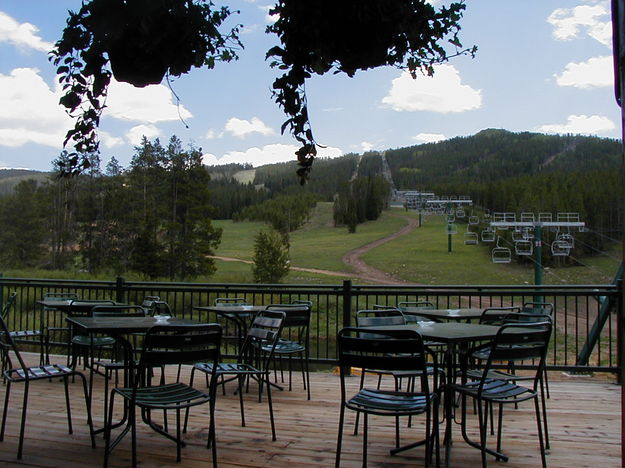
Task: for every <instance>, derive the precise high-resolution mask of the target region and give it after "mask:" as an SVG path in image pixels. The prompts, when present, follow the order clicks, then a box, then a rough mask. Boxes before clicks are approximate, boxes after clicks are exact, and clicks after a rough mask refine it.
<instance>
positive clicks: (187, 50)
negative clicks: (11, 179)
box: [51, 0, 477, 183]
mask: <svg viewBox="0 0 625 468" xmlns="http://www.w3.org/2000/svg"><path fill="white" fill-rule="evenodd" d="M212 7H213V3H212V2H211V1H207V0H160V1H158V2H156V1H153V0H84V1H83V5H82V8H81V9H80V10H79V11H78V12H76V13H75V12H70V16H69V19H68V21H67V26H66V28H65V30H64V31H63V36H62V38H61V39H60V40H59V41H58V42H57V43H56V44H55V48H54V50H53V51H52V53H51V60H52V61H53V63H54V65H55V66H57V67H58V68H57V74H58V75H59V81H60V82H61V84H62V85H63V90H64V92H65V94H64V95H63V96H62V97H61V100H60V103H61V105H62V106H64V107H65V108H66V109H67V111H68V113H69V114H70V115H73V116H74V117H76V124H75V126H74V128H73V129H71V130H69V131H68V133H67V135H66V138H65V143H64V144H65V145H66V144H67V143H69V142H70V141H72V143H73V145H74V148H75V150H76V151H75V152H74V153H71V154H70V158H69V159H68V161H67V163H68V164H66V165H64V166H63V168H62V169H63V172H64V173H65V174H70V175H71V174H76V173H78V172H81V171H82V170H83V169H85V168H86V167H88V164H89V160H88V158H86V157H85V155H86V154H88V153H90V152H96V151H98V145H99V142H98V137H97V131H96V130H97V127H98V125H99V122H100V115H101V113H102V110H103V108H104V100H105V97H106V92H107V88H108V85H109V82H110V78H111V75H112V74H113V75H115V77H116V78H117V79H118V80H121V81H127V82H129V83H131V84H133V85H135V86H146V85H148V84H151V83H158V82H160V80H161V79H162V77H163V75H165V73H169V74H170V75H173V76H179V75H180V74H182V73H187V72H188V71H189V70H190V69H191V67H192V66H196V67H200V66H206V67H208V68H213V67H214V66H215V62H216V61H219V60H221V61H226V62H228V61H231V60H234V59H236V58H237V55H236V49H237V48H239V47H242V44H241V42H240V41H239V26H238V25H237V26H235V27H234V28H233V29H232V30H230V31H229V32H226V33H221V32H220V31H219V28H220V27H221V26H222V23H224V21H225V20H226V19H227V18H228V17H229V16H230V15H231V12H230V10H229V9H228V7H221V8H220V9H213V8H212ZM464 9H465V5H464V0H458V1H456V2H452V3H451V4H450V5H448V6H441V7H440V9H438V10H437V9H436V8H434V6H433V5H432V3H431V2H430V1H429V0H367V1H362V0H342V1H340V2H333V1H330V0H321V1H320V0H278V1H277V2H276V5H275V6H274V7H273V9H271V10H270V13H271V14H272V15H276V16H278V20H277V21H276V22H275V23H274V24H273V25H271V26H269V27H268V28H267V32H268V33H272V34H276V35H277V36H278V39H279V40H280V42H281V45H280V46H275V47H273V48H271V49H270V50H269V51H268V52H267V55H266V56H267V58H269V57H271V58H272V61H271V66H272V67H278V68H279V69H280V70H283V71H284V74H283V75H282V76H281V77H279V78H277V79H276V80H275V81H274V83H273V89H274V100H275V102H276V103H277V104H278V106H280V107H281V108H282V110H283V111H284V113H285V114H286V116H287V120H286V121H285V122H284V124H283V125H282V132H284V131H285V130H286V129H289V131H290V132H291V134H292V135H293V136H294V137H295V139H296V140H297V141H298V142H299V143H300V144H301V145H302V146H301V148H299V149H298V150H297V151H296V155H297V159H298V161H299V164H300V166H301V168H300V169H299V170H298V174H299V175H300V177H301V181H302V183H303V182H304V180H305V178H306V177H307V176H308V173H309V171H310V167H311V165H312V162H313V160H314V158H315V156H316V153H317V150H316V147H317V143H316V142H315V139H314V136H313V131H312V126H311V124H310V120H309V116H308V105H307V101H306V92H305V82H306V79H308V78H310V77H311V76H312V75H313V74H317V75H324V74H326V73H328V72H330V71H332V72H333V73H345V74H346V75H348V76H350V77H352V76H354V75H355V74H356V72H358V71H365V70H368V69H371V68H378V67H382V66H396V67H399V68H402V69H407V70H408V71H410V73H411V75H412V76H413V77H416V74H417V71H420V72H422V73H424V74H427V75H432V74H433V73H434V68H433V65H434V64H437V63H442V62H445V61H447V60H448V59H449V58H450V57H453V56H457V55H463V54H470V55H474V54H475V52H476V50H477V49H476V47H471V48H467V49H465V48H463V46H462V44H461V42H460V40H459V38H458V32H459V30H460V25H459V21H460V19H461V17H462V13H463V11H464ZM445 42H446V43H448V44H451V46H453V50H452V51H451V52H448V51H447V50H446V48H445V47H444V46H443V44H445ZM109 66H110V70H109Z"/></svg>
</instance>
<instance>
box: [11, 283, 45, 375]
mask: <svg viewBox="0 0 625 468" xmlns="http://www.w3.org/2000/svg"><path fill="white" fill-rule="evenodd" d="M16 301H17V292H12V293H11V294H10V295H9V297H8V298H7V300H6V303H5V304H4V307H3V308H2V318H3V320H4V321H5V322H6V323H9V313H10V312H11V309H13V308H14V307H15V303H16ZM39 325H40V328H39V329H38V330H12V331H11V332H10V334H11V338H13V341H14V342H15V343H21V344H28V345H33V344H35V345H37V346H38V347H39V365H44V364H47V363H49V362H50V352H49V348H48V339H47V334H46V333H45V332H44V329H43V323H40V324H39ZM5 364H6V362H5V361H4V360H3V362H2V370H3V371H4V370H5V369H6V366H5Z"/></svg>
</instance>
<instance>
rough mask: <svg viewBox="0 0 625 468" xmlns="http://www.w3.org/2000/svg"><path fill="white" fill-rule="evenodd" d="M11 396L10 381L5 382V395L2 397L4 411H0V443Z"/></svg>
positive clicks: (2, 438)
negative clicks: (0, 416) (0, 412)
mask: <svg viewBox="0 0 625 468" xmlns="http://www.w3.org/2000/svg"><path fill="white" fill-rule="evenodd" d="M10 394H11V381H7V390H6V395H4V410H3V411H2V427H0V442H2V441H3V440H4V427H5V425H6V422H7V410H8V409H9V395H10Z"/></svg>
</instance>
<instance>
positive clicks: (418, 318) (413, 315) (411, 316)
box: [397, 301, 436, 323]
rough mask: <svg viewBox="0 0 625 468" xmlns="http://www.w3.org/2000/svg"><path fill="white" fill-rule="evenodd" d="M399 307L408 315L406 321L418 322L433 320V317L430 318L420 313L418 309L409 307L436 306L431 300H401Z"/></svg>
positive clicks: (425, 307) (432, 308)
mask: <svg viewBox="0 0 625 468" xmlns="http://www.w3.org/2000/svg"><path fill="white" fill-rule="evenodd" d="M397 308H398V309H399V310H401V311H402V312H403V314H404V317H406V323H418V322H428V321H429V322H431V321H432V319H428V318H427V317H424V316H423V315H419V312H418V311H412V310H410V311H409V310H406V309H408V308H411V309H412V308H415V309H425V310H434V309H436V306H435V305H434V303H433V302H431V301H401V302H398V303H397Z"/></svg>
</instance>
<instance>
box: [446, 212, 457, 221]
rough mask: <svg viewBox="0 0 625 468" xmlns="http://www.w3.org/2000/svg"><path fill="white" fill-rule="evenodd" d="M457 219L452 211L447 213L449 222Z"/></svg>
mask: <svg viewBox="0 0 625 468" xmlns="http://www.w3.org/2000/svg"><path fill="white" fill-rule="evenodd" d="M455 220H456V216H455V215H454V214H452V213H450V214H448V215H447V222H448V223H453V222H454V221H455Z"/></svg>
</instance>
